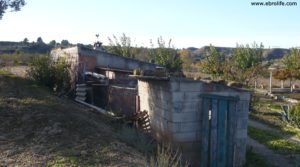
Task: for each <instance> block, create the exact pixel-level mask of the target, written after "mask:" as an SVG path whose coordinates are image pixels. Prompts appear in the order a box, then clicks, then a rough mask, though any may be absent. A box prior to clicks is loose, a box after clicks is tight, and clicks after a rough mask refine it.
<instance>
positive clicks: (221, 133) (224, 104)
mask: <svg viewBox="0 0 300 167" xmlns="http://www.w3.org/2000/svg"><path fill="white" fill-rule="evenodd" d="M218 109H219V110H218V133H217V135H218V141H217V149H218V151H217V157H218V167H225V166H226V129H227V127H226V122H227V110H228V101H227V100H220V101H219V108H218Z"/></svg>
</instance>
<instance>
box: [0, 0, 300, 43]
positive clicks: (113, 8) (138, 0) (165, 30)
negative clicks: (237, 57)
mask: <svg viewBox="0 0 300 167" xmlns="http://www.w3.org/2000/svg"><path fill="white" fill-rule="evenodd" d="M251 1H255V0H226V1H217V0H215V1H209V0H205V1H204V0H147V1H146V0H27V5H26V6H25V7H24V8H22V10H21V11H20V12H9V13H6V14H5V15H4V17H3V19H2V20H0V40H1V41H22V40H23V39H24V38H25V37H27V38H28V39H29V40H30V41H36V39H37V37H39V36H41V37H42V38H43V40H44V41H45V42H49V41H50V40H52V39H54V40H56V41H59V42H60V41H61V40H62V39H68V40H69V41H70V42H72V43H84V44H90V43H93V42H94V41H95V34H96V33H99V34H100V37H101V40H102V42H104V44H108V41H107V36H112V34H115V35H116V36H120V35H121V34H122V33H125V34H126V35H128V36H130V37H131V38H132V40H133V43H135V44H138V45H149V39H156V38H157V37H159V36H162V37H163V38H164V39H169V38H172V41H173V44H174V45H175V47H178V48H182V47H189V46H193V47H201V46H204V45H209V44H213V45H215V46H231V47H234V46H235V45H236V43H240V44H246V43H252V42H254V41H256V42H258V43H260V42H263V44H264V45H265V47H285V48H290V47H296V46H300V0H292V1H296V2H298V6H293V7H282V6H272V7H255V6H251V5H250V2H251ZM257 1H259V0H257Z"/></svg>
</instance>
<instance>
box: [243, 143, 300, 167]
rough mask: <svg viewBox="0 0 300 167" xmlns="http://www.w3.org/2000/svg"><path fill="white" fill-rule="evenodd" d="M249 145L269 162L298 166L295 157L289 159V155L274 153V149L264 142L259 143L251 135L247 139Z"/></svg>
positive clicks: (275, 164) (283, 165)
mask: <svg viewBox="0 0 300 167" xmlns="http://www.w3.org/2000/svg"><path fill="white" fill-rule="evenodd" d="M247 145H248V146H249V147H250V148H251V150H252V152H254V153H256V154H258V155H260V156H262V157H263V158H264V159H265V160H266V161H267V162H268V164H271V165H273V166H276V167H295V166H296V167H297V165H296V163H297V162H293V159H289V157H285V156H284V155H281V154H277V153H274V152H273V151H272V150H270V149H268V148H267V147H266V146H264V145H263V144H260V143H258V142H257V141H256V140H253V139H251V138H250V137H248V139H247ZM294 161H296V160H294Z"/></svg>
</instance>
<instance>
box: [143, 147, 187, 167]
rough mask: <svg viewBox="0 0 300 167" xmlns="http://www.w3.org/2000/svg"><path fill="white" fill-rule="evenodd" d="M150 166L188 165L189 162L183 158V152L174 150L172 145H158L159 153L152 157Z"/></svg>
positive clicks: (174, 166) (182, 166)
mask: <svg viewBox="0 0 300 167" xmlns="http://www.w3.org/2000/svg"><path fill="white" fill-rule="evenodd" d="M149 166H150V167H165V166H167V167H187V166H189V165H188V163H186V162H184V161H183V160H182V157H181V154H180V153H179V151H178V150H177V151H176V152H174V151H173V150H172V148H171V146H170V145H168V146H167V147H164V146H159V145H158V147H157V153H156V156H155V157H151V159H150V165H149Z"/></svg>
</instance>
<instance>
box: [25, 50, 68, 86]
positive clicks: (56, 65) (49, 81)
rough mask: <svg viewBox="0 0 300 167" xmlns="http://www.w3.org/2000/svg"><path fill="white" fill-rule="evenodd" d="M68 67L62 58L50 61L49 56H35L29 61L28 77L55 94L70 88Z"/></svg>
mask: <svg viewBox="0 0 300 167" xmlns="http://www.w3.org/2000/svg"><path fill="white" fill-rule="evenodd" d="M69 67H70V65H69V64H68V63H67V61H66V60H65V59H64V58H59V59H57V60H56V61H52V60H51V58H50V56H48V55H47V56H37V57H34V58H33V59H32V60H31V63H30V68H29V71H28V76H29V77H30V78H32V79H34V80H36V81H37V82H39V83H40V84H42V85H45V86H47V87H49V88H51V89H53V90H54V91H56V92H61V91H65V90H68V89H69V88H70V75H69Z"/></svg>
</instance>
